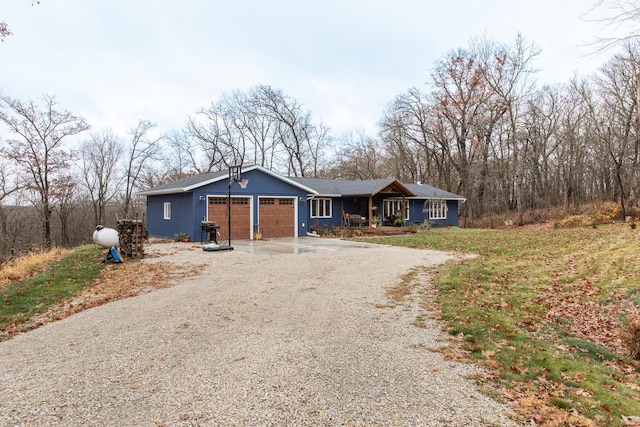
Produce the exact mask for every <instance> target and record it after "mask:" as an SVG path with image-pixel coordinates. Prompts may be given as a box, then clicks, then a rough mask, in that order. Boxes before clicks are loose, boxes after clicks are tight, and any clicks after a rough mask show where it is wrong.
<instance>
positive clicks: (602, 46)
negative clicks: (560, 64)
mask: <svg viewBox="0 0 640 427" xmlns="http://www.w3.org/2000/svg"><path fill="white" fill-rule="evenodd" d="M596 12H602V13H604V15H605V16H604V17H601V18H600V17H599V18H591V17H590V15H591V16H593V14H594V13H596ZM585 17H586V19H587V20H589V21H591V22H594V23H596V24H599V25H600V26H601V31H602V32H605V33H613V34H611V35H600V36H598V37H596V40H595V41H594V42H593V43H591V46H592V47H594V48H595V52H596V53H599V52H604V51H607V50H609V49H611V48H613V47H615V46H617V45H624V44H626V43H628V42H634V41H637V39H638V36H640V1H639V0H598V1H596V2H595V3H593V5H592V7H591V9H590V10H589V11H588V12H587V13H586V14H585Z"/></svg>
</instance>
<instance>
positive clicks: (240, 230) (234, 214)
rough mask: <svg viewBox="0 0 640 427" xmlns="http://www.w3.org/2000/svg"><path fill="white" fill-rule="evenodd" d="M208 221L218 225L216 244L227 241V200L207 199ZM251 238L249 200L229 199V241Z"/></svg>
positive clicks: (220, 198) (222, 198)
mask: <svg viewBox="0 0 640 427" xmlns="http://www.w3.org/2000/svg"><path fill="white" fill-rule="evenodd" d="M208 215H209V216H208V218H207V219H208V221H215V222H217V223H218V225H220V230H218V232H219V233H220V235H219V236H218V242H220V241H222V240H227V237H228V236H229V234H228V232H227V230H228V229H229V219H228V217H227V198H226V197H209V212H208ZM250 238H251V211H250V205H249V199H247V198H240V197H238V198H235V197H232V198H231V239H232V240H233V239H250Z"/></svg>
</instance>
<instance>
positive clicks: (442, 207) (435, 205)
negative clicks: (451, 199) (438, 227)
mask: <svg viewBox="0 0 640 427" xmlns="http://www.w3.org/2000/svg"><path fill="white" fill-rule="evenodd" d="M429 219H447V201H446V200H442V199H432V200H429Z"/></svg>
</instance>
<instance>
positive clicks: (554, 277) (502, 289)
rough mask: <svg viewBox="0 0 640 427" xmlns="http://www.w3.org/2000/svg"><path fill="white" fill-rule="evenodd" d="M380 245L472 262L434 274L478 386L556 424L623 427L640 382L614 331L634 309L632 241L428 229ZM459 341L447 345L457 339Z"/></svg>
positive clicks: (638, 296) (614, 234)
mask: <svg viewBox="0 0 640 427" xmlns="http://www.w3.org/2000/svg"><path fill="white" fill-rule="evenodd" d="M375 240H376V242H379V243H386V244H392V245H400V246H408V247H414V248H429V249H438V250H444V251H454V252H456V253H459V254H461V255H462V254H476V255H478V256H477V257H475V258H465V259H464V260H460V261H457V262H451V263H448V264H446V265H444V266H441V267H438V268H437V270H436V271H435V272H434V276H435V285H436V288H437V291H438V293H437V299H436V304H437V308H438V309H439V311H440V313H441V319H442V320H443V321H445V322H446V326H447V329H448V331H449V333H450V334H451V335H452V336H453V337H456V338H457V341H458V342H459V343H460V344H459V347H458V348H459V350H460V352H461V353H462V355H463V356H464V357H465V358H466V359H468V360H472V361H474V362H476V363H479V364H482V365H483V366H485V367H487V368H488V370H489V372H490V374H491V375H489V378H486V379H484V386H485V387H486V389H487V390H488V392H489V393H493V394H494V395H495V396H496V397H497V398H504V399H508V400H514V401H515V402H516V403H517V405H518V406H517V407H518V409H519V410H520V411H522V413H523V415H524V416H525V417H527V418H529V419H534V420H536V421H537V422H540V423H543V422H550V423H551V422H557V423H558V424H556V425H589V424H590V423H591V424H592V425H593V423H595V424H597V425H607V426H616V425H624V422H623V418H622V417H623V416H640V382H639V380H638V373H637V372H636V368H637V367H638V364H637V362H636V361H635V360H632V359H631V358H630V357H629V355H628V352H627V351H626V347H625V346H623V345H622V344H621V342H620V329H624V328H625V327H626V325H627V319H628V318H630V317H631V316H633V315H635V314H636V313H637V309H638V304H637V302H638V301H640V230H635V229H631V227H629V225H611V226H600V227H598V228H595V229H594V228H575V229H546V230H521V229H509V230H474V229H457V228H447V229H431V230H427V231H423V232H419V233H417V234H413V235H408V236H398V237H384V238H383V237H378V238H375ZM454 341H455V340H454Z"/></svg>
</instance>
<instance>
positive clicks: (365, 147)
mask: <svg viewBox="0 0 640 427" xmlns="http://www.w3.org/2000/svg"><path fill="white" fill-rule="evenodd" d="M335 158H336V163H335V165H334V166H333V168H332V170H331V173H330V175H331V177H332V178H342V179H374V178H383V177H384V176H386V175H387V174H385V171H384V162H385V160H386V158H385V155H384V149H383V148H382V143H381V141H380V140H378V139H376V138H373V137H371V136H368V135H366V134H365V132H364V130H360V131H358V132H357V133H356V134H354V133H351V132H350V133H348V134H345V135H344V136H343V137H342V138H341V146H340V148H339V149H338V150H337V152H336V155H335Z"/></svg>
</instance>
